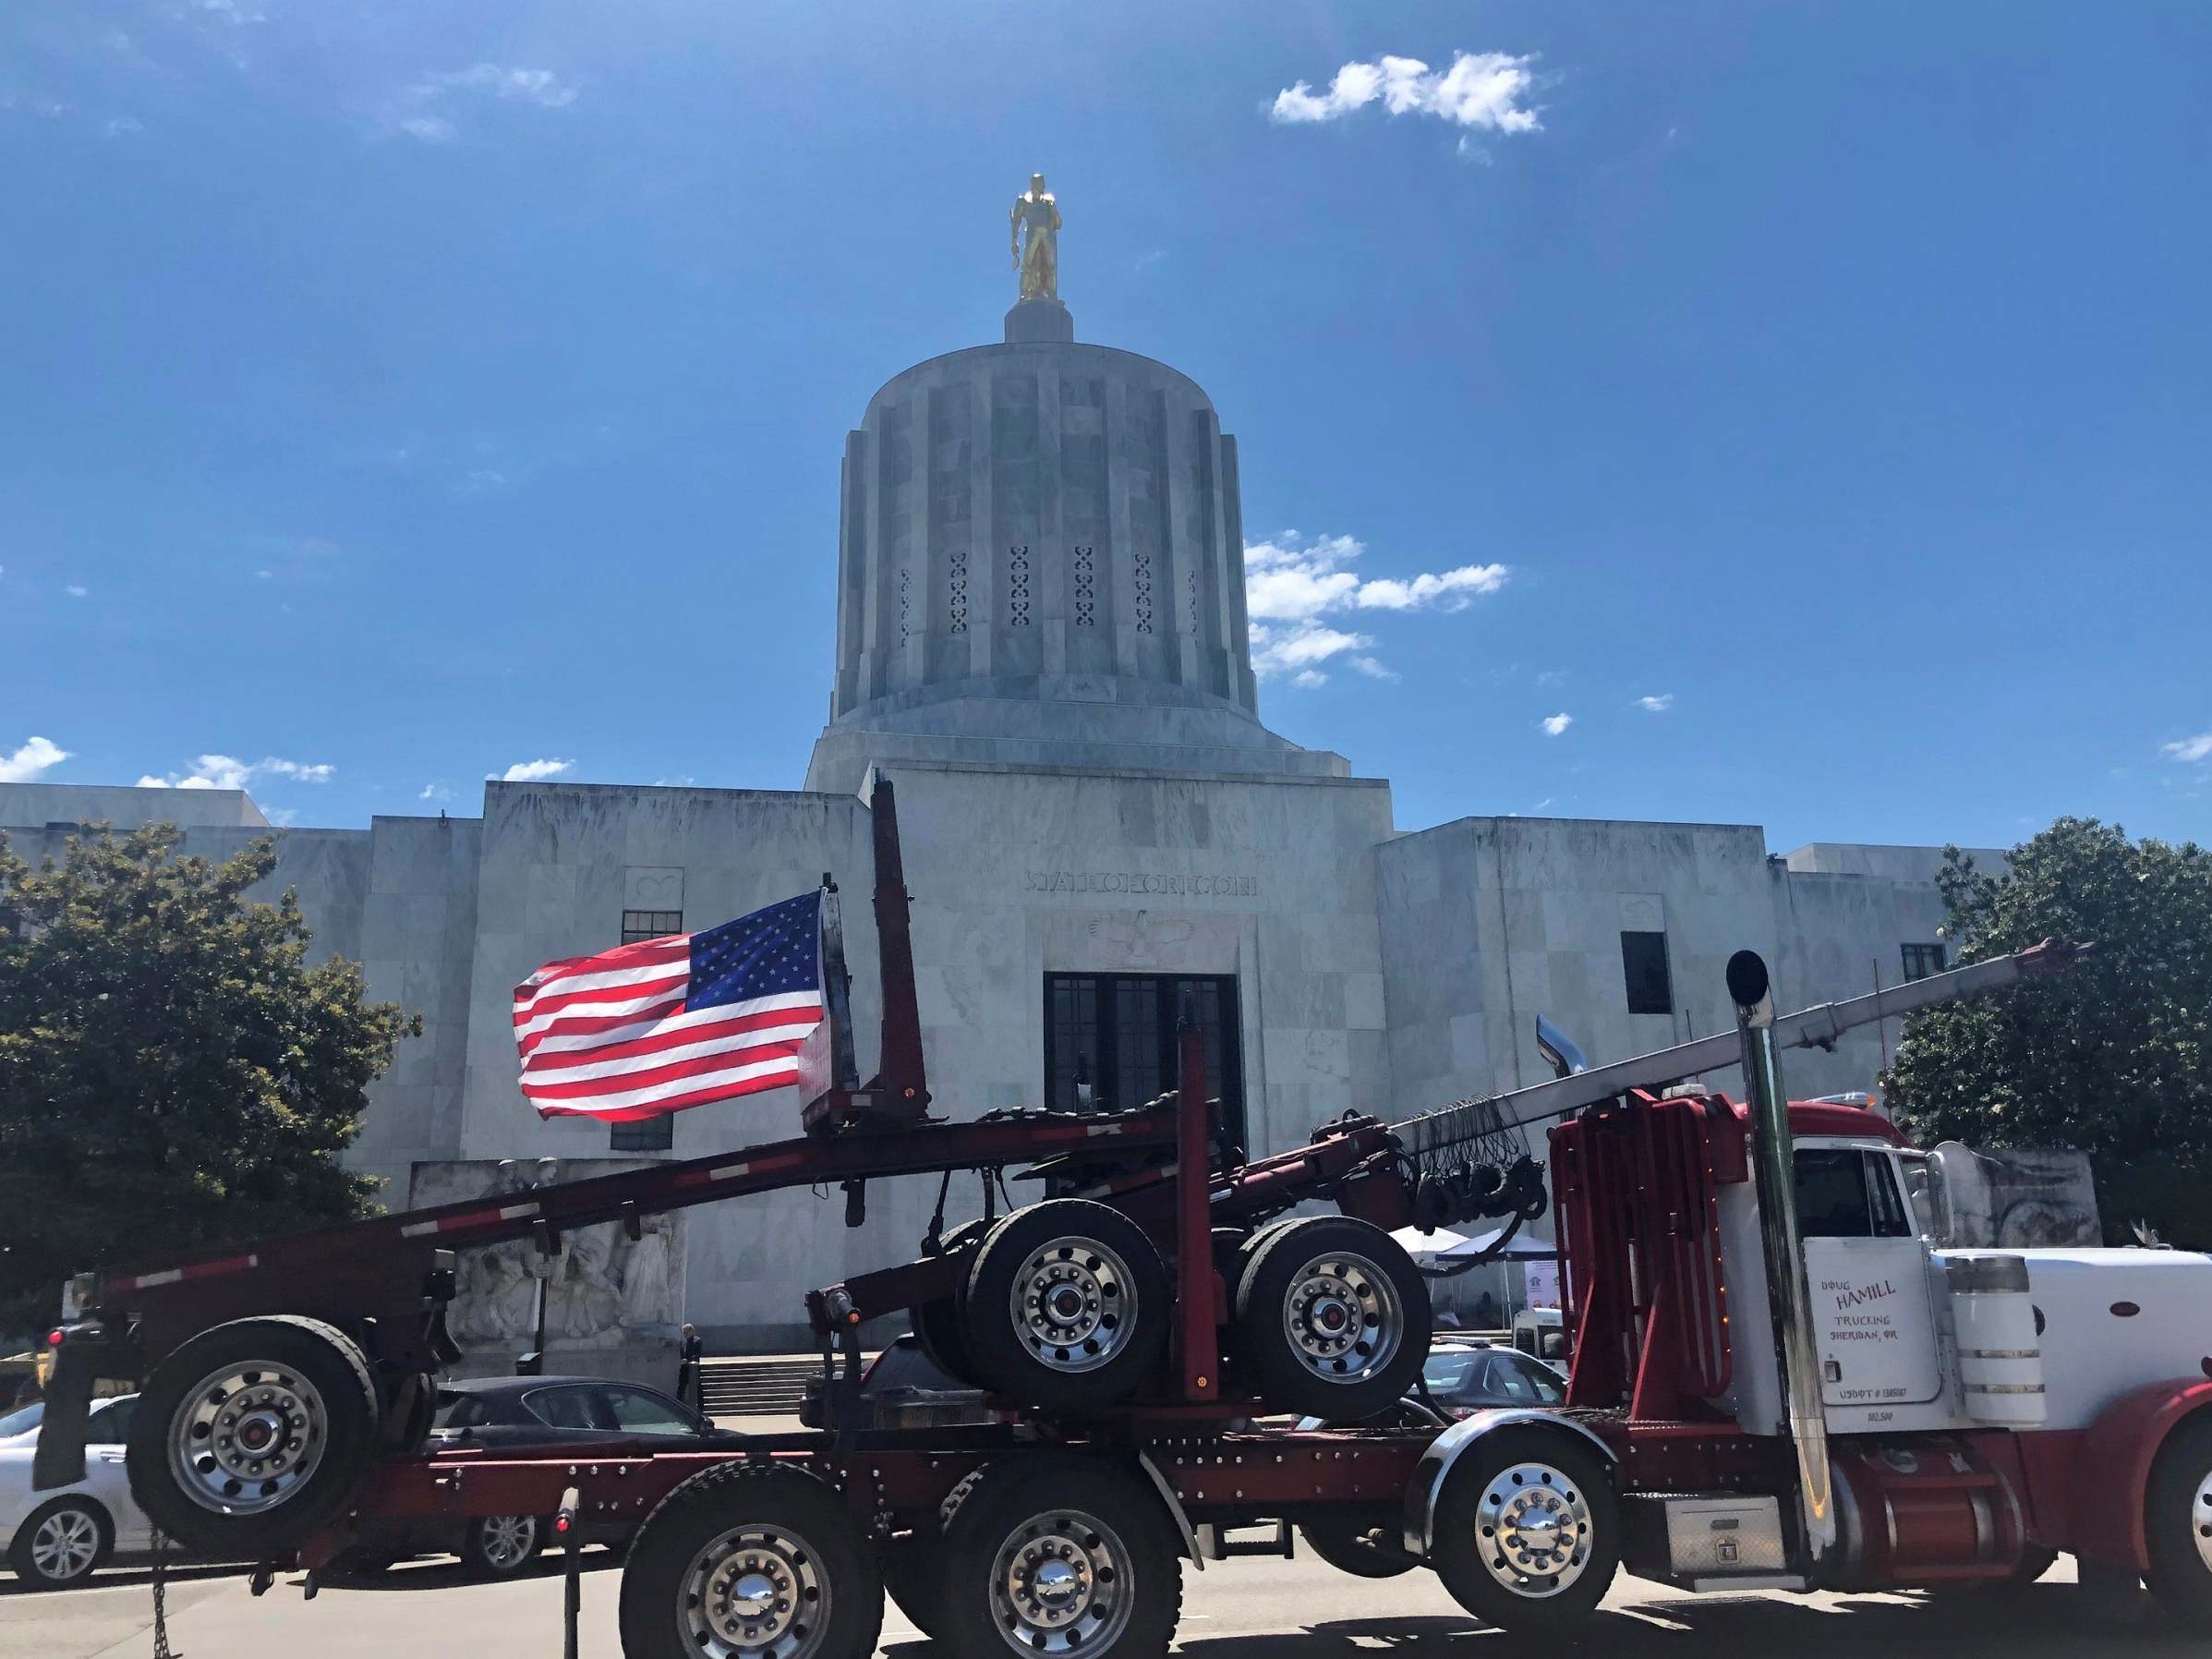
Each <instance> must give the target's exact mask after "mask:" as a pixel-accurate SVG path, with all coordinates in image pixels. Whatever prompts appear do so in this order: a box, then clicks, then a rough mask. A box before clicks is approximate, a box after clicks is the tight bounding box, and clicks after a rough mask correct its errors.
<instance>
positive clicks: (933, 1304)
mask: <svg viewBox="0 0 2212 1659" xmlns="http://www.w3.org/2000/svg"><path fill="white" fill-rule="evenodd" d="M989 1230H990V1227H989V1225H988V1224H987V1223H985V1221H984V1219H983V1218H982V1217H980V1216H979V1217H976V1218H975V1219H974V1220H973V1221H963V1222H961V1224H960V1225H959V1226H958V1227H956V1228H954V1229H952V1230H951V1231H950V1232H949V1233H947V1234H946V1235H945V1239H944V1244H945V1249H946V1251H947V1252H948V1253H950V1252H952V1251H954V1250H957V1249H961V1248H962V1247H964V1246H967V1245H970V1244H973V1243H975V1242H977V1241H980V1240H981V1239H982V1238H983V1236H984V1234H985V1233H986V1232H988V1231H989ZM969 1265H970V1266H973V1265H974V1263H973V1262H970V1263H969ZM960 1304H961V1299H960V1297H959V1296H958V1295H957V1294H956V1295H952V1296H937V1297H933V1298H931V1299H930V1300H929V1301H927V1302H919V1303H917V1304H916V1305H915V1307H914V1310H913V1319H914V1339H915V1340H916V1341H917V1342H919V1343H921V1345H922V1351H923V1352H924V1353H925V1354H927V1355H928V1356H929V1358H930V1362H931V1363H933V1364H934V1365H936V1366H937V1369H938V1370H939V1371H941V1372H943V1373H944V1374H946V1375H947V1376H949V1377H950V1378H952V1379H953V1381H955V1382H959V1383H966V1384H968V1385H970V1386H971V1387H973V1386H974V1384H975V1383H976V1380H977V1378H976V1374H975V1362H974V1360H973V1358H972V1357H971V1356H970V1355H969V1352H968V1333H967V1330H966V1328H965V1327H964V1326H962V1325H961V1309H960Z"/></svg>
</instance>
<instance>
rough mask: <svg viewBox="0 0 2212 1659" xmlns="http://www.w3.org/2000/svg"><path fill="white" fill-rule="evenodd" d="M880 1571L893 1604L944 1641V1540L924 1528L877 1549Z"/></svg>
mask: <svg viewBox="0 0 2212 1659" xmlns="http://www.w3.org/2000/svg"><path fill="white" fill-rule="evenodd" d="M876 1569H877V1570H878V1571H879V1572H880V1573H882V1575H883V1592H884V1594H886V1595H888V1596H889V1597H890V1598H891V1605H893V1606H895V1607H897V1608H898V1609H899V1611H900V1612H901V1613H903V1614H905V1615H906V1617H908V1618H909V1619H910V1620H912V1621H913V1627H914V1629H917V1630H919V1631H921V1632H922V1634H923V1635H925V1636H926V1637H928V1638H929V1639H930V1640H931V1641H942V1640H943V1636H944V1625H945V1617H944V1608H943V1596H944V1589H945V1551H944V1543H943V1540H941V1539H940V1538H938V1536H937V1534H936V1533H935V1532H922V1531H921V1530H920V1529H916V1530H915V1531H914V1532H911V1533H909V1534H907V1535H906V1536H904V1537H901V1538H887V1539H885V1540H884V1541H883V1542H882V1543H881V1544H877V1545H876Z"/></svg>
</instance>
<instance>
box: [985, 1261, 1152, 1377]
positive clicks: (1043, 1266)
mask: <svg viewBox="0 0 2212 1659" xmlns="http://www.w3.org/2000/svg"><path fill="white" fill-rule="evenodd" d="M1007 1310H1008V1312H1009V1314H1011V1315H1012V1317H1013V1321H1014V1328H1015V1329H1016V1330H1018V1331H1020V1332H1021V1339H1022V1341H1023V1342H1024V1343H1025V1344H1026V1345H1027V1347H1028V1349H1029V1351H1030V1355H1031V1357H1032V1358H1033V1359H1034V1360H1036V1361H1037V1362H1039V1363H1040V1364H1042V1365H1044V1366H1046V1368H1047V1369H1049V1370H1052V1371H1058V1372H1070V1373H1075V1372H1084V1371H1095V1370H1097V1369H1098V1368H1099V1367H1100V1366H1101V1365H1104V1364H1106V1363H1107V1362H1109V1361H1111V1360H1112V1359H1113V1358H1114V1357H1115V1356H1116V1355H1117V1354H1118V1353H1121V1352H1122V1351H1124V1350H1126V1349H1127V1348H1128V1347H1129V1345H1130V1340H1131V1338H1133V1336H1134V1333H1135V1331H1136V1328H1137V1317H1138V1310H1137V1291H1136V1287H1135V1286H1134V1285H1133V1284H1132V1283H1130V1272H1129V1264H1128V1263H1127V1262H1125V1261H1123V1260H1122V1259H1121V1257H1120V1256H1119V1255H1118V1254H1116V1253H1114V1252H1113V1251H1111V1250H1109V1249H1107V1248H1106V1246H1105V1245H1104V1244H1101V1243H1100V1242H1099V1241H1097V1240H1095V1239H1085V1238H1081V1237H1077V1236H1074V1235H1070V1237H1067V1238H1064V1239H1055V1240H1053V1241H1051V1242H1050V1243H1048V1244H1044V1245H1041V1246H1039V1247H1038V1248H1037V1249H1035V1250H1033V1251H1031V1252H1030V1253H1029V1259H1028V1260H1027V1261H1025V1262H1023V1263H1022V1264H1021V1272H1019V1273H1017V1274H1016V1275H1015V1276H1014V1284H1013V1289H1012V1290H1010V1291H1009V1293H1008V1296H1007Z"/></svg>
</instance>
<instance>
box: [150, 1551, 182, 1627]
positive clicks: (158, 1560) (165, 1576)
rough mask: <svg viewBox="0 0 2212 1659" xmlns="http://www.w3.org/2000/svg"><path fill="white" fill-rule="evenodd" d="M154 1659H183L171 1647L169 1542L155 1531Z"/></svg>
mask: <svg viewBox="0 0 2212 1659" xmlns="http://www.w3.org/2000/svg"><path fill="white" fill-rule="evenodd" d="M153 1659H181V1656H180V1655H179V1654H178V1653H177V1652H176V1650H175V1648H173V1647H171V1646H170V1645H169V1540H168V1538H167V1537H166V1536H165V1535H164V1534H163V1532H162V1530H161V1528H159V1527H156V1528H154V1529H153Z"/></svg>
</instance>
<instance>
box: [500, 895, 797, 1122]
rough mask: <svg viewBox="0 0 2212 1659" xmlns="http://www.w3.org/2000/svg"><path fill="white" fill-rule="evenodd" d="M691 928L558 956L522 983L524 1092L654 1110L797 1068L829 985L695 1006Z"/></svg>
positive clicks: (762, 1083) (594, 1107) (588, 1113)
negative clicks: (690, 1004) (688, 1002)
mask: <svg viewBox="0 0 2212 1659" xmlns="http://www.w3.org/2000/svg"><path fill="white" fill-rule="evenodd" d="M690 988H691V936H690V935H689V934H672V935H671V936H670V937H668V938H655V939H646V940H643V941H641V942H640V943H637V944H635V945H623V946H619V947H618V948H616V949H615V950H612V951H600V952H599V953H598V955H596V956H572V957H569V958H568V959H566V960H565V961H562V962H550V963H546V965H545V966H544V967H542V968H540V969H538V972H537V973H535V974H533V975H530V976H529V978H527V979H526V980H524V981H523V982H522V984H520V985H518V986H516V987H514V1046H515V1047H516V1049H517V1050H518V1051H519V1052H520V1054H521V1056H522V1078H521V1083H522V1092H523V1094H524V1095H525V1096H527V1097H528V1098H529V1100H530V1102H531V1103H532V1104H533V1105H535V1106H536V1107H537V1108H538V1115H539V1116H540V1117H545V1118H554V1117H585V1118H603V1119H606V1120H609V1121H610V1122H622V1121H625V1120H631V1119H636V1118H656V1117H659V1116H660V1115H661V1114H662V1113H664V1112H674V1111H682V1110H683V1108H685V1107H690V1106H704V1105H706V1104H707V1102H708V1101H712V1100H728V1099H731V1098H732V1097H734V1096H739V1095H751V1094H756V1093H758V1092H759V1091H760V1090H763V1089H774V1088H780V1087H782V1086H783V1085H784V1084H789V1083H793V1082H796V1081H797V1079H798V1075H799V1058H798V1057H799V1045H800V1044H801V1043H803V1042H804V1041H805V1040H806V1036H807V1034H808V1033H809V1032H811V1031H813V1030H814V1028H815V1027H816V1025H817V1024H819V1023H821V1018H822V998H821V993H820V992H819V991H811V990H810V991H792V992H787V993H785V994H782V995H780V996H772V997H755V998H751V999H747V1000H745V1001H743V1002H731V1003H729V1004H727V1005H725V1006H722V1007H719V1008H702V1009H687V1008H685V1007H684V1005H683V999H684V996H685V995H686V993H687V992H688V991H689V990H690Z"/></svg>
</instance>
